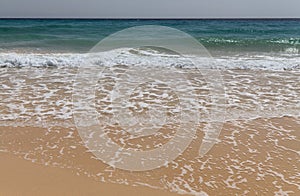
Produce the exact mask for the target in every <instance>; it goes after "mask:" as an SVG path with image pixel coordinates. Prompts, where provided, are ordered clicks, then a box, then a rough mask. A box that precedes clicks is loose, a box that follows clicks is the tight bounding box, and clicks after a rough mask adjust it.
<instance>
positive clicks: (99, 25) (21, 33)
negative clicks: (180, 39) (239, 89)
mask: <svg viewBox="0 0 300 196" xmlns="http://www.w3.org/2000/svg"><path fill="white" fill-rule="evenodd" d="M138 25H164V26H169V27H173V28H177V29H179V30H182V31H184V32H186V33H189V34H191V35H192V36H194V37H195V38H196V39H197V40H199V41H200V42H201V43H202V44H203V45H204V46H205V47H206V48H207V49H208V50H209V51H211V52H212V53H218V52H233V53H238V52H276V53H277V52H291V53H299V49H300V20H296V19H293V20H292V19H290V20H43V19H39V20H29V19H26V20H25V19H24V20H23V19H22V20H5V19H3V20H0V50H1V51H2V52H3V51H11V50H12V51H13V50H20V49H21V50H31V51H32V50H33V51H35V50H37V51H44V50H45V51H49V50H50V51H52V52H82V53H84V52H87V51H89V49H90V48H91V47H93V46H94V45H95V44H96V43H97V42H99V41H100V40H101V39H103V38H105V37H106V36H108V35H110V34H112V33H114V32H117V31H120V30H122V29H124V28H128V27H133V26H138Z"/></svg>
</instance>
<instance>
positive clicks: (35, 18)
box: [0, 17, 300, 20]
mask: <svg viewBox="0 0 300 196" xmlns="http://www.w3.org/2000/svg"><path fill="white" fill-rule="evenodd" d="M3 19H6V20H7V19H8V20H22V19H23V20H26V19H30V20H300V17H283V18H280V17H202V18H196V17H178V18H175V17H173V18H171V17H161V18H159V17H153V18H150V17H141V18H138V17H119V18H118V17H107V18H106V17H0V20H3Z"/></svg>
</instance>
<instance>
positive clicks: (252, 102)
mask: <svg viewBox="0 0 300 196" xmlns="http://www.w3.org/2000/svg"><path fill="white" fill-rule="evenodd" d="M118 69H119V68H118ZM2 71H3V70H2ZM34 71H36V74H35V72H34ZM25 72H27V73H29V72H30V73H31V74H24V73H25ZM41 72H42V74H41ZM75 73H76V71H74V70H73V69H58V68H50V69H49V68H48V69H46V68H42V69H37V68H32V69H30V70H26V69H19V68H7V69H5V72H4V71H3V72H2V74H1V81H2V83H1V84H2V85H3V87H4V88H3V89H4V90H3V91H1V100H2V102H1V106H0V108H1V116H2V119H1V121H0V122H1V124H0V137H1V141H0V150H1V154H0V160H1V161H0V172H1V183H0V184H1V185H0V195H54V194H55V195H119V194H122V195H140V194H144V195H155V194H157V195H177V194H192V195H298V194H299V193H300V178H299V151H300V149H299V146H300V145H299V137H300V135H299V130H300V124H299V117H298V113H297V112H299V106H298V105H297V104H296V103H297V99H298V97H299V93H300V91H299V90H300V89H299V85H298V84H299V83H297V82H298V81H299V72H292V71H291V72H287V71H282V72H278V71H277V72H273V71H265V72H263V73H262V72H260V74H261V76H263V77H258V73H257V72H251V71H242V70H230V71H226V72H224V73H223V75H224V83H225V87H226V91H227V96H228V97H227V98H228V102H227V104H228V107H227V111H226V112H227V114H226V119H225V122H224V125H223V128H222V130H221V133H220V136H219V138H218V143H217V144H215V145H214V147H213V148H212V149H211V150H210V151H209V153H207V154H205V155H204V156H203V157H199V154H198V153H199V147H200V144H201V143H202V142H203V137H204V132H203V130H204V128H205V126H206V124H207V122H205V119H204V120H203V121H202V122H200V123H199V125H198V126H197V130H196V135H195V138H194V139H193V141H192V143H191V144H190V145H189V147H188V148H187V149H186V151H184V153H183V154H181V155H180V156H178V157H177V158H176V159H175V160H174V161H172V162H170V163H169V164H168V165H165V166H163V167H160V168H157V169H153V170H149V171H141V172H134V171H126V170H121V169H117V168H113V167H111V166H109V165H107V164H105V163H103V162H102V161H101V160H98V159H97V157H95V155H94V154H92V153H91V152H90V151H89V149H88V148H87V147H86V146H85V145H84V144H83V142H82V138H81V137H80V136H79V134H78V131H77V129H76V127H75V126H74V123H73V118H72V109H71V107H72V96H71V95H72V91H71V89H72V82H73V80H72V79H71V78H72V77H74V74H75ZM254 76H255V77H254ZM107 77H110V76H109V75H108V76H107ZM266 78H267V79H266ZM295 81H296V82H295ZM106 84H107V86H110V85H111V80H106ZM203 88H204V89H205V85H204V87H203ZM149 92H150V91H149ZM197 92H204V90H201V89H198V91H197ZM104 95H105V91H101V89H99V93H98V94H97V96H99V97H100V98H101V97H103V96H104ZM203 100H205V97H204V98H203ZM205 101H206V100H205ZM108 105H109V103H105V102H100V103H99V104H98V105H97V109H98V111H99V113H100V114H101V113H105V112H107V110H105V109H106V108H107V106H108ZM204 105H205V104H204ZM205 107H207V106H205ZM199 112H201V111H199ZM100 126H102V125H100ZM175 127H176V126H175ZM117 130H118V128H117V126H116V127H110V129H108V131H110V132H109V133H108V134H109V135H110V137H111V138H113V140H114V141H116V143H119V144H122V141H123V140H120V138H121V137H122V136H124V135H123V134H122V133H120V132H118V131H117ZM116 131H117V132H116ZM173 132H174V130H166V132H164V131H162V133H161V134H163V135H164V134H166V136H165V137H162V138H160V140H158V141H159V142H161V143H165V142H168V140H169V139H170V137H172V135H173ZM125 136H126V135H125ZM148 139H149V140H147V142H146V143H143V144H145V146H143V145H142V146H138V144H139V143H135V141H134V140H130V139H129V140H125V143H126V144H127V145H128V146H127V147H128V148H133V147H140V148H144V147H145V148H148V147H149V146H150V148H154V146H155V145H154V144H156V143H155V141H154V143H151V142H153V141H151V140H150V139H151V138H148ZM152 139H153V138H152ZM123 142H124V141H123ZM156 142H157V138H156ZM146 144H147V145H146ZM151 145H152V146H151ZM125 147H126V146H125Z"/></svg>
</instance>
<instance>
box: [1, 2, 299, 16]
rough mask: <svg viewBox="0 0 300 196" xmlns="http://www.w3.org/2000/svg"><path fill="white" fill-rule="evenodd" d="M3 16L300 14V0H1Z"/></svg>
mask: <svg viewBox="0 0 300 196" xmlns="http://www.w3.org/2000/svg"><path fill="white" fill-rule="evenodd" d="M0 17H97V18H98V17H100V18H122V17H142V18H147V17H150V18H161V17H163V18H166V17H167V18H169V17H177V18H178V17H179V18H180V17H184V18H203V17H205V18H214V17H218V18H219V17H300V0H0Z"/></svg>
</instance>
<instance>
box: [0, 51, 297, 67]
mask: <svg viewBox="0 0 300 196" xmlns="http://www.w3.org/2000/svg"><path fill="white" fill-rule="evenodd" d="M290 50H293V51H294V49H290ZM290 50H288V52H289V53H290ZM289 53H288V54H287V53H282V54H264V55H261V54H257V55H247V54H244V55H235V56H218V57H214V58H213V60H212V59H211V58H205V57H196V56H185V57H182V56H179V55H175V54H167V53H164V52H162V51H156V50H142V49H129V48H125V49H116V50H113V51H108V52H103V53H102V54H101V55H93V54H79V53H62V54H60V53H53V54H36V53H30V54H29V53H0V67H79V66H84V65H85V64H86V63H87V62H88V61H92V62H93V63H96V64H98V65H99V66H111V65H116V64H123V65H136V66H158V67H159V66H164V67H181V68H195V67H197V68H218V69H250V70H256V69H263V70H300V56H299V55H292V56H291V55H289ZM293 54H294V52H293ZM100 56H101V58H99V57H100ZM191 59H194V60H196V61H197V62H200V65H193V64H192V63H191V61H190V60H191Z"/></svg>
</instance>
